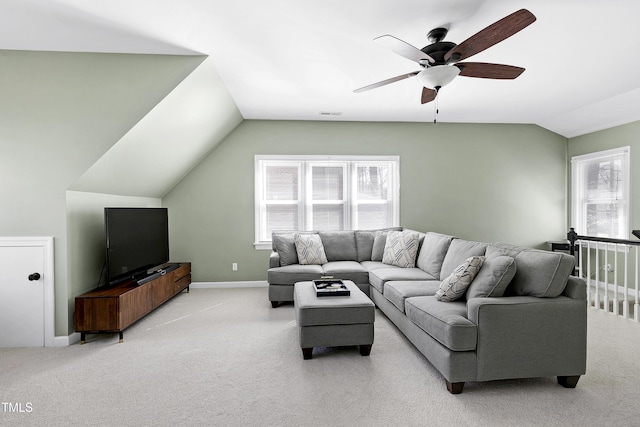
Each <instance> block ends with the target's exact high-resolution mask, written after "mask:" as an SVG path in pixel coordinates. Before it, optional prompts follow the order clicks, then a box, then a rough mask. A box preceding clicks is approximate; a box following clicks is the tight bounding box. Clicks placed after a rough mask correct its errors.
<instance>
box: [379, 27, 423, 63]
mask: <svg viewBox="0 0 640 427" xmlns="http://www.w3.org/2000/svg"><path fill="white" fill-rule="evenodd" d="M373 40H374V41H375V42H376V43H378V44H379V45H380V46H384V47H386V48H387V49H390V50H392V51H393V52H395V53H397V54H398V55H400V56H404V57H405V58H407V59H410V60H412V61H415V62H417V63H418V64H422V65H424V64H426V63H428V62H431V63H434V62H435V59H433V58H432V57H430V56H429V55H427V54H426V53H424V52H423V51H421V50H420V49H418V48H417V47H415V46H411V45H410V44H409V43H407V42H405V41H402V40H400V39H399V38H397V37H394V36H390V35H388V34H387V35H384V36H380V37H376V38H375V39H373Z"/></svg>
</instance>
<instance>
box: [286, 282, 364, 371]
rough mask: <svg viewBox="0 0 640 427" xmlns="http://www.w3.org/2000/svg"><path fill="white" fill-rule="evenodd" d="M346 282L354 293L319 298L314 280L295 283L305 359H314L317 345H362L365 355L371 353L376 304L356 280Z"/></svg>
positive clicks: (295, 299)
mask: <svg viewBox="0 0 640 427" xmlns="http://www.w3.org/2000/svg"><path fill="white" fill-rule="evenodd" d="M343 282H344V284H345V286H346V287H347V288H348V289H349V290H350V291H351V295H349V296H329V297H320V298H318V297H317V296H316V291H315V288H314V287H313V282H298V283H296V284H295V285H294V290H293V301H294V305H295V310H296V321H297V323H298V332H299V335H300V347H302V356H303V357H304V358H305V359H311V356H312V353H313V347H337V346H350V345H358V346H360V354H361V355H363V356H368V355H369V354H370V353H371V345H372V344H373V322H374V321H375V316H376V314H375V305H374V304H373V302H372V301H371V300H370V299H369V297H368V296H367V295H366V294H365V293H364V292H362V291H361V290H360V289H359V288H358V286H356V285H355V284H354V283H353V282H352V281H350V280H344V281H343Z"/></svg>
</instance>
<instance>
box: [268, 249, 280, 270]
mask: <svg viewBox="0 0 640 427" xmlns="http://www.w3.org/2000/svg"><path fill="white" fill-rule="evenodd" d="M276 267H280V254H279V253H278V252H276V251H272V252H271V255H269V268H276Z"/></svg>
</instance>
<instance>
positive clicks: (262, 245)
mask: <svg viewBox="0 0 640 427" xmlns="http://www.w3.org/2000/svg"><path fill="white" fill-rule="evenodd" d="M253 247H254V248H255V250H256V251H270V250H271V248H272V247H273V245H272V244H271V242H256V243H254V244H253Z"/></svg>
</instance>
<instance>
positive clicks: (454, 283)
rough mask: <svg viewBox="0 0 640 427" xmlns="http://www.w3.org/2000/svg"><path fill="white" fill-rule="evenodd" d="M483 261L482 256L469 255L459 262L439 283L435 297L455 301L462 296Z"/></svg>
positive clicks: (439, 299) (440, 299)
mask: <svg viewBox="0 0 640 427" xmlns="http://www.w3.org/2000/svg"><path fill="white" fill-rule="evenodd" d="M483 262H484V257H483V256H472V257H469V258H467V259H466V260H465V262H463V263H462V264H460V265H459V266H458V267H457V268H456V269H455V270H453V273H451V275H450V276H448V277H447V278H446V279H444V280H443V281H442V283H440V288H439V289H438V291H437V292H436V299H437V300H438V301H455V300H457V299H458V298H460V297H462V296H463V295H464V294H465V293H466V292H467V289H469V285H471V282H473V279H474V278H475V277H476V275H477V274H478V272H479V271H480V268H482V263H483Z"/></svg>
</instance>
